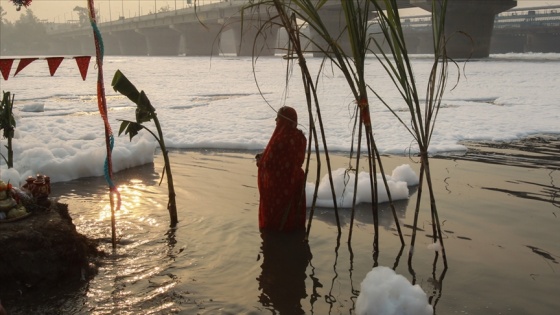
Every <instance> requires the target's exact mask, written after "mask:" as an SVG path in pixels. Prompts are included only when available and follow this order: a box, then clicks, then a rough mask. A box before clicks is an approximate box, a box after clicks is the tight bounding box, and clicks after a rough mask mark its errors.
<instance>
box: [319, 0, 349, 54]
mask: <svg viewBox="0 0 560 315" xmlns="http://www.w3.org/2000/svg"><path fill="white" fill-rule="evenodd" d="M319 16H320V17H321V20H322V21H323V24H324V25H325V27H326V28H327V31H328V32H329V34H330V36H331V37H332V39H333V40H335V41H336V43H337V44H338V45H339V46H340V47H341V48H342V50H343V51H344V52H345V53H347V54H351V53H352V48H351V47H350V42H349V40H348V32H347V31H346V30H345V28H346V21H345V17H344V12H343V11H342V9H341V8H340V6H335V7H330V6H323V7H322V8H321V9H320V10H319ZM310 36H311V41H312V42H313V43H314V44H313V45H312V47H311V49H312V50H313V56H315V57H322V56H324V55H325V54H324V53H323V52H324V51H326V50H327V49H328V46H327V44H326V42H325V41H324V40H323V38H321V37H320V35H318V34H317V32H316V31H315V30H314V29H313V28H311V29H310Z"/></svg>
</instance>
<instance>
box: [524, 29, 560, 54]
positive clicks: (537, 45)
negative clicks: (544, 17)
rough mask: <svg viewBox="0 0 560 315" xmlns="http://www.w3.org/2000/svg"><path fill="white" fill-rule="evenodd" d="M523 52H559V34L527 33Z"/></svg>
mask: <svg viewBox="0 0 560 315" xmlns="http://www.w3.org/2000/svg"><path fill="white" fill-rule="evenodd" d="M524 52H543V53H558V52H560V34H557V33H556V34H553V33H529V34H527V41H526V43H525V51H524Z"/></svg>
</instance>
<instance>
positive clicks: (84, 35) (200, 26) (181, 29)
mask: <svg viewBox="0 0 560 315" xmlns="http://www.w3.org/2000/svg"><path fill="white" fill-rule="evenodd" d="M246 3H247V0H221V1H220V2H216V3H210V4H207V5H203V6H197V7H196V10H195V8H194V7H190V8H183V9H178V10H172V11H169V12H159V13H155V14H149V15H144V16H139V17H134V18H128V19H124V18H123V19H120V20H117V21H110V22H106V23H100V24H99V29H100V31H101V33H102V35H103V41H104V47H105V54H106V55H150V56H177V55H187V56H194V55H218V54H220V53H232V54H236V55H238V56H251V55H253V53H254V51H253V50H254V49H257V50H258V51H256V53H257V54H259V55H261V56H262V55H274V54H275V53H276V49H277V48H278V34H279V30H280V27H279V26H272V27H269V28H267V29H266V31H265V32H261V33H259V29H260V25H261V22H262V21H265V20H268V19H269V16H270V14H271V12H269V11H268V10H266V9H265V8H264V7H260V8H255V9H254V10H253V11H251V12H250V14H249V15H247V13H246V14H244V16H243V23H241V20H242V17H241V8H242V7H243V6H244V5H245V4H246ZM431 3H432V1H431V0H398V6H399V8H410V7H420V8H423V9H426V10H428V11H429V10H431ZM516 5H517V1H516V0H484V1H480V0H449V3H448V9H447V18H446V25H445V32H446V34H453V33H455V32H457V31H462V32H465V33H467V34H470V36H471V38H472V39H474V41H471V40H470V39H469V40H467V39H465V38H462V37H457V36H455V37H454V38H453V39H452V40H451V41H450V42H449V43H448V54H449V55H450V56H452V57H459V58H461V57H466V56H469V55H470V56H472V57H475V58H479V57H486V56H488V54H489V51H490V38H491V35H492V30H493V25H494V18H495V16H496V15H497V14H499V13H500V12H503V11H506V10H508V9H511V8H513V7H515V6H516ZM319 13H320V14H321V16H322V18H323V21H326V23H325V24H326V25H328V27H329V29H330V31H331V32H333V33H332V34H336V32H338V33H341V32H343V29H344V27H345V25H341V24H340V21H341V20H343V16H342V14H343V13H342V11H341V9H340V7H339V6H338V4H337V2H336V1H332V2H329V5H327V6H326V7H325V8H322V9H321V11H320V12H319ZM473 20H476V23H472V21H473ZM48 34H49V36H50V38H51V40H50V42H51V47H50V49H49V53H50V54H93V53H94V51H95V50H94V46H93V34H92V31H91V27H90V26H89V25H83V26H80V25H77V24H76V25H73V26H72V27H64V28H63V27H60V26H59V25H58V26H57V25H52V26H51V27H50V28H49V32H48ZM257 35H259V36H257ZM312 36H313V35H312ZM334 37H335V36H334ZM341 41H342V42H341V43H340V44H341V46H342V47H345V46H346V47H347V43H346V44H345V43H344V38H343V37H342V39H341ZM473 43H474V45H473Z"/></svg>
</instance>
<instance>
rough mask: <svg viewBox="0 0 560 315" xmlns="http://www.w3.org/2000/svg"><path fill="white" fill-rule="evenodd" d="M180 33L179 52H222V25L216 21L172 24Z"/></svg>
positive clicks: (214, 53) (197, 54) (208, 53)
mask: <svg viewBox="0 0 560 315" xmlns="http://www.w3.org/2000/svg"><path fill="white" fill-rule="evenodd" d="M171 29H173V30H175V31H176V32H177V33H178V34H179V43H178V46H179V47H178V49H179V54H185V55H186V56H210V55H214V56H215V55H218V54H219V53H220V32H221V31H222V25H221V24H218V23H215V24H211V23H207V22H205V23H204V25H201V24H200V23H198V22H196V23H189V24H179V25H171Z"/></svg>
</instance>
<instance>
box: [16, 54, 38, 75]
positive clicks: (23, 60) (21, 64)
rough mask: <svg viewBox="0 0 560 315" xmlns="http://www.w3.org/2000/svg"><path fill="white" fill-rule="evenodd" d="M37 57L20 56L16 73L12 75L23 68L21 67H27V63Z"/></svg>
mask: <svg viewBox="0 0 560 315" xmlns="http://www.w3.org/2000/svg"><path fill="white" fill-rule="evenodd" d="M37 59H39V58H21V59H20V60H19V64H18V66H17V69H16V73H14V77H15V76H16V74H18V73H19V72H20V71H21V70H23V68H25V67H27V65H28V64H30V63H32V62H33V61H35V60H37Z"/></svg>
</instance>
